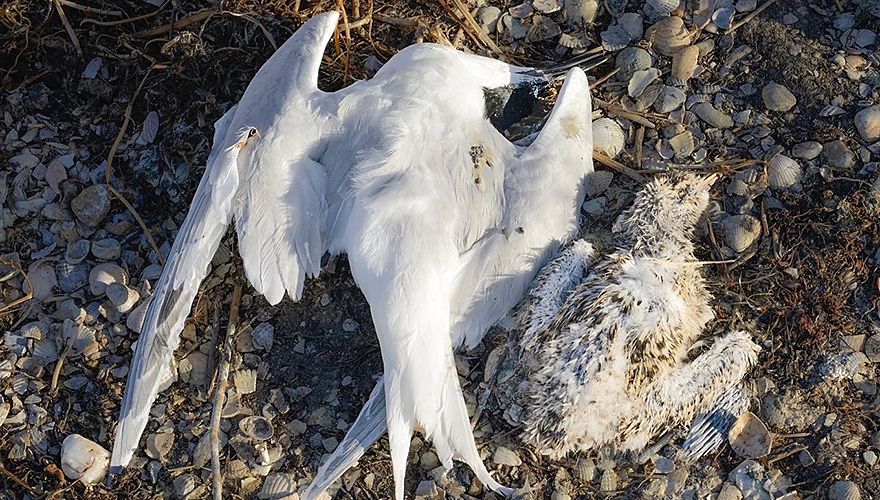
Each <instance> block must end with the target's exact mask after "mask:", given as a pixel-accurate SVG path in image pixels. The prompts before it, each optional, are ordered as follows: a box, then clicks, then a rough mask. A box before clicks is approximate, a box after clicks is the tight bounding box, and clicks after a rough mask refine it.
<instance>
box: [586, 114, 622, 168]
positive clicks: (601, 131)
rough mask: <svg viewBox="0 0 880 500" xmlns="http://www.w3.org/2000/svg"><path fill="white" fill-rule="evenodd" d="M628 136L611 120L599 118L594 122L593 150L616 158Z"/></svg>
mask: <svg viewBox="0 0 880 500" xmlns="http://www.w3.org/2000/svg"><path fill="white" fill-rule="evenodd" d="M625 141H626V134H624V132H623V129H622V128H621V127H620V125H618V124H617V122H616V121H614V120H612V119H611V118H599V119H598V120H596V121H594V122H593V150H594V151H598V152H600V153H602V154H604V155H605V156H607V157H609V158H614V157H615V156H617V155H618V154H619V153H620V152H621V151H622V150H623V145H624V142H625Z"/></svg>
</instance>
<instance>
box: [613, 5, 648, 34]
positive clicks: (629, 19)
mask: <svg viewBox="0 0 880 500" xmlns="http://www.w3.org/2000/svg"><path fill="white" fill-rule="evenodd" d="M617 24H619V25H620V27H621V28H623V29H624V31H626V32H627V33H629V36H630V39H631V40H633V41H636V40H641V39H642V35H644V34H645V27H644V21H643V20H642V16H641V15H640V14H639V13H637V12H627V13H625V14H621V15H619V16H617Z"/></svg>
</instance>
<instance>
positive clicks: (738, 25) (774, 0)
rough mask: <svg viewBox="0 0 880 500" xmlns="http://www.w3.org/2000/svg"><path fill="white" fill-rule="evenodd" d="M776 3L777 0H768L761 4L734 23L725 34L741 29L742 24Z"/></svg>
mask: <svg viewBox="0 0 880 500" xmlns="http://www.w3.org/2000/svg"><path fill="white" fill-rule="evenodd" d="M774 3H776V0H767V1H766V2H764V4H763V5H761V6H760V7H758V8H757V9H755V10H753V11H752V12H751V13H750V14H749V15H747V16H746V17H744V18H742V20H741V21H738V22H737V23H736V24H734V25H733V26H731V27H730V29H729V30H727V31H725V32H724V34H725V35H729V34H731V33H733V32H734V31H736V30H737V29H739V27H740V26H742V25H744V24H746V23H747V22H749V21H751V20H752V19H754V18H755V17H757V15H758V14H760V13H761V12H764V10H766V9H767V7H770V6H771V5H773V4H774Z"/></svg>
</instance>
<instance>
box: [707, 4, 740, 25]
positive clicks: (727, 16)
mask: <svg viewBox="0 0 880 500" xmlns="http://www.w3.org/2000/svg"><path fill="white" fill-rule="evenodd" d="M734 14H736V9H735V8H733V7H722V8H720V9H718V10H716V11H715V12H714V13H713V14H712V22H713V23H715V26H718V27H719V28H721V29H723V30H727V29H730V26H731V25H732V24H733V15H734Z"/></svg>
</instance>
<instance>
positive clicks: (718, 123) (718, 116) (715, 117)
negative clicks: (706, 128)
mask: <svg viewBox="0 0 880 500" xmlns="http://www.w3.org/2000/svg"><path fill="white" fill-rule="evenodd" d="M691 111H692V112H693V113H694V114H695V115H697V116H698V117H699V118H700V119H701V120H703V121H704V122H706V123H708V124H709V125H711V126H713V127H715V128H721V129H724V128H730V127H732V126H733V118H731V117H730V115H728V114H727V113H724V112H723V111H719V110H717V109H715V107H714V106H712V105H711V104H710V103H708V102H701V103H698V104H695V105H694V106H693V107H692V108H691Z"/></svg>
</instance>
